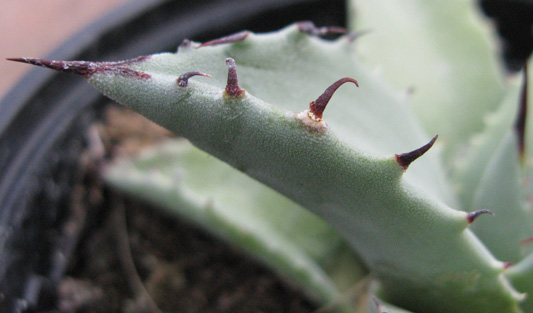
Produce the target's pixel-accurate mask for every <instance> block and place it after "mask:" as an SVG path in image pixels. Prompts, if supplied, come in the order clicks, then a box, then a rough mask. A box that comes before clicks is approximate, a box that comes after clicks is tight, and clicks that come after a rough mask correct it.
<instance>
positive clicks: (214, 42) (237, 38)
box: [196, 30, 250, 49]
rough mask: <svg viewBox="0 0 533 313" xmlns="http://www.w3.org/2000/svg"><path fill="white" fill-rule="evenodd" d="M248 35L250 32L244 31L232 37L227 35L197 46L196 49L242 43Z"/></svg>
mask: <svg viewBox="0 0 533 313" xmlns="http://www.w3.org/2000/svg"><path fill="white" fill-rule="evenodd" d="M249 35H250V32H249V31H247V30H245V31H242V32H238V33H235V34H233V35H229V36H226V37H222V38H218V39H215V40H211V41H208V42H204V43H203V44H201V45H199V46H198V47H196V48H197V49H198V48H202V47H205V46H217V45H221V44H226V43H234V42H239V41H243V40H244V39H246V38H247V37H248V36H249Z"/></svg>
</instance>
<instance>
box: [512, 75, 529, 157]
mask: <svg viewBox="0 0 533 313" xmlns="http://www.w3.org/2000/svg"><path fill="white" fill-rule="evenodd" d="M523 72H524V79H523V81H522V90H521V92H520V100H519V101H520V102H519V109H518V116H517V117H516V122H515V126H514V127H515V131H516V135H517V137H518V151H519V153H520V158H521V159H522V160H524V156H525V150H526V144H525V142H526V119H527V89H528V88H527V64H526V65H524V71H523Z"/></svg>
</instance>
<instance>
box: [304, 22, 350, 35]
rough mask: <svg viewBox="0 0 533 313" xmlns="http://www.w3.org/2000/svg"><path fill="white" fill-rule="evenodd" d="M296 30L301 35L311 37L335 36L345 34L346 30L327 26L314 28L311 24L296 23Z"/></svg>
mask: <svg viewBox="0 0 533 313" xmlns="http://www.w3.org/2000/svg"><path fill="white" fill-rule="evenodd" d="M298 30H299V31H300V32H302V33H305V34H308V35H311V36H319V37H322V36H328V35H335V34H345V33H347V30H346V29H344V28H342V27H337V26H327V27H316V26H315V24H313V22H309V21H306V22H300V23H298Z"/></svg>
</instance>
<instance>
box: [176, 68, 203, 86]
mask: <svg viewBox="0 0 533 313" xmlns="http://www.w3.org/2000/svg"><path fill="white" fill-rule="evenodd" d="M193 76H204V77H211V75H209V74H206V73H202V72H187V73H185V74H182V75H180V77H178V79H177V80H176V82H178V86H180V87H187V86H189V78H191V77H193Z"/></svg>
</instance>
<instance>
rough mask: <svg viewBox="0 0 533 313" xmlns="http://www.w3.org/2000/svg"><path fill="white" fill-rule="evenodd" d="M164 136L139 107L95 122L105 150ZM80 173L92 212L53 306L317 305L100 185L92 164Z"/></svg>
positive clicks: (261, 308) (303, 308)
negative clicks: (140, 114)
mask: <svg viewBox="0 0 533 313" xmlns="http://www.w3.org/2000/svg"><path fill="white" fill-rule="evenodd" d="M167 136H169V133H168V132H167V131H165V130H162V129H161V128H159V127H158V126H155V125H154V124H152V123H150V122H148V121H147V120H145V119H144V118H142V117H140V116H139V115H137V114H135V113H132V112H131V111H129V110H126V109H122V108H116V107H114V106H112V107H110V109H109V110H108V112H107V121H106V125H101V126H100V127H99V137H100V138H101V139H102V142H103V143H104V145H103V146H104V147H105V153H106V155H107V157H108V158H109V157H116V156H118V155H120V156H122V155H125V154H126V155H127V154H132V153H135V152H136V151H138V150H139V149H140V148H142V147H144V146H146V145H147V144H153V143H154V142H157V141H159V140H161V139H162V138H166V137H167ZM93 165H94V164H93ZM88 168H89V169H90V168H97V167H96V166H92V167H91V166H89V167H88ZM86 176H87V179H85V181H86V183H85V185H84V186H83V188H77V190H78V192H77V194H75V196H74V198H75V199H76V200H75V201H74V205H76V206H79V207H85V208H86V209H88V210H89V212H91V213H90V214H89V215H88V217H89V218H88V223H87V224H88V226H91V227H90V230H88V231H85V233H84V235H83V236H82V241H81V243H80V245H79V248H78V251H77V253H76V255H75V256H74V257H73V259H72V262H71V264H70V269H69V272H68V275H67V277H65V279H64V280H63V281H62V283H61V284H60V286H59V292H58V293H59V300H58V308H57V309H58V310H59V311H60V312H69V313H70V312H92V313H100V312H102V313H103V312H106V313H108V312H130V313H137V312H154V313H159V312H220V313H222V312H250V313H253V312H291V313H299V312H312V311H314V310H315V309H316V307H315V306H314V305H313V304H312V303H311V302H310V301H308V300H306V298H305V297H304V296H303V295H302V294H301V293H300V292H299V291H298V290H296V289H295V288H294V286H291V285H290V284H287V283H286V282H284V281H283V280H281V279H280V278H278V277H277V276H276V275H274V274H273V273H271V272H270V271H269V270H267V269H265V268H264V267H263V266H261V265H259V264H257V263H255V262H254V261H253V260H251V259H250V258H248V257H247V256H245V255H243V254H242V253H240V252H239V251H238V250H236V249H233V248H232V247H229V246H228V245H226V244H225V243H223V242H220V241H218V240H216V239H215V238H213V237H211V236H210V235H208V234H206V233H205V232H204V231H202V230H199V229H197V228H196V227H194V226H193V225H190V224H188V223H186V222H184V221H180V220H179V219H176V218H175V217H170V216H168V215H166V214H165V213H164V212H163V211H161V210H159V209H157V208H153V207H150V206H149V205H147V204H145V203H141V202H139V201H137V200H135V199H131V198H127V197H125V196H123V195H120V194H118V193H116V192H115V191H111V190H107V189H105V188H102V187H101V184H100V183H99V182H98V179H94V177H95V176H94V175H91V170H89V173H88V175H86ZM91 177H92V179H91ZM95 199H96V200H95ZM87 206H89V207H87Z"/></svg>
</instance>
